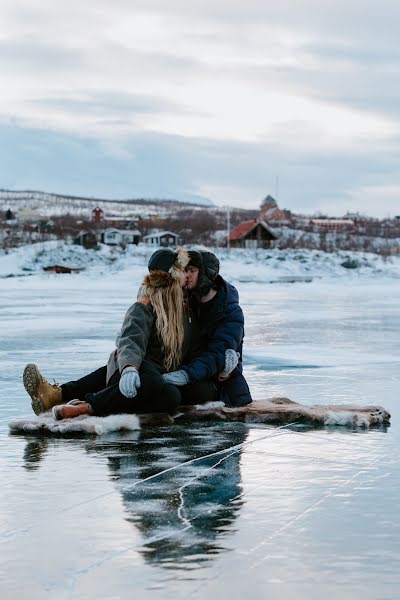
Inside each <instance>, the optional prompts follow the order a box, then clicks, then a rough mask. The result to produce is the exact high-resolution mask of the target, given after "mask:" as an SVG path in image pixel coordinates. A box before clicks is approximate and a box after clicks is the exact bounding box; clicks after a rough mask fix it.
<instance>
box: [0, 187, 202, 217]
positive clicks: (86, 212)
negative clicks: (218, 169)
mask: <svg viewBox="0 0 400 600" xmlns="http://www.w3.org/2000/svg"><path fill="white" fill-rule="evenodd" d="M96 206H100V208H102V209H103V211H104V213H105V215H106V216H107V217H112V216H120V217H128V218H134V217H137V216H140V217H142V218H147V217H148V216H149V215H152V214H153V215H154V214H157V215H158V216H159V217H161V218H162V217H164V216H168V215H170V214H171V211H172V210H174V209H179V208H185V207H186V208H187V207H188V206H190V207H192V208H193V210H196V209H200V208H205V207H208V208H212V207H214V204H213V203H212V202H211V200H208V199H207V198H203V197H201V196H194V195H190V194H186V195H183V196H182V197H179V198H174V199H172V198H171V199H170V198H165V199H163V198H160V199H159V198H149V199H130V200H113V199H109V198H108V199H105V198H103V199H102V198H86V197H76V196H67V195H61V194H49V193H47V192H38V191H32V190H15V191H14V190H0V210H4V211H5V210H7V209H11V210H12V211H13V212H18V211H20V210H23V209H29V210H31V211H35V212H36V213H38V214H39V215H42V216H47V217H48V216H61V215H66V214H72V215H75V216H84V217H85V216H86V217H89V216H90V213H91V210H92V209H93V208H94V207H96Z"/></svg>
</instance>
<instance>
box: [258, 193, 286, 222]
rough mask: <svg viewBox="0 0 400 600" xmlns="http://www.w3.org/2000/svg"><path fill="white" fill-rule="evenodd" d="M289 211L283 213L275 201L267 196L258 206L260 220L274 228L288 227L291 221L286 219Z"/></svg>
mask: <svg viewBox="0 0 400 600" xmlns="http://www.w3.org/2000/svg"><path fill="white" fill-rule="evenodd" d="M288 214H290V213H289V211H284V210H282V209H281V208H279V206H278V204H277V202H276V200H275V199H274V198H273V197H272V196H270V195H268V196H267V197H266V198H264V200H263V201H262V203H261V206H260V219H263V220H264V221H266V222H267V223H271V224H274V225H276V226H279V227H281V226H283V225H289V224H290V223H291V219H290V218H289V217H288Z"/></svg>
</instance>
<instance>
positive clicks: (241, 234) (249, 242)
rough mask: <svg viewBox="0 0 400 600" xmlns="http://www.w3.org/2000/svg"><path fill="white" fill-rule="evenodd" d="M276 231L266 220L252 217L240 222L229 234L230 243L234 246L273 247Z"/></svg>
mask: <svg viewBox="0 0 400 600" xmlns="http://www.w3.org/2000/svg"><path fill="white" fill-rule="evenodd" d="M276 239H277V236H276V235H275V233H274V232H273V231H272V230H271V229H270V228H269V227H268V225H267V224H266V222H265V221H263V220H259V219H250V221H243V222H242V223H239V225H237V226H236V227H235V228H234V229H232V231H231V232H230V235H229V245H230V246H231V247H232V248H271V246H273V242H274V240H276Z"/></svg>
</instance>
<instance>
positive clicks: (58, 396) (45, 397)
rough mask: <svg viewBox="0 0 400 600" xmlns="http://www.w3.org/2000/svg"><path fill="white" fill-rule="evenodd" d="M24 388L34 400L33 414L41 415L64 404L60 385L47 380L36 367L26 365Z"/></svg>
mask: <svg viewBox="0 0 400 600" xmlns="http://www.w3.org/2000/svg"><path fill="white" fill-rule="evenodd" d="M23 382H24V387H25V389H26V391H27V392H28V394H29V395H30V397H31V399H32V403H31V404H32V408H33V412H34V413H35V414H37V415H40V414H41V413H43V412H46V411H48V410H50V409H51V408H52V407H53V406H55V405H56V404H60V403H61V402H62V390H61V388H60V386H59V385H58V384H56V383H55V384H51V383H49V382H48V381H46V380H45V378H44V377H43V375H42V374H41V373H40V371H39V369H38V368H37V366H36V365H34V364H32V363H30V364H29V365H26V367H25V369H24V375H23Z"/></svg>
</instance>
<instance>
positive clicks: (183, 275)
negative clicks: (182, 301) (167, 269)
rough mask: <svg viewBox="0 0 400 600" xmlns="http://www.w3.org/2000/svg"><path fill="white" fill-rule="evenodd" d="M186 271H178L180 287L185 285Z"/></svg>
mask: <svg viewBox="0 0 400 600" xmlns="http://www.w3.org/2000/svg"><path fill="white" fill-rule="evenodd" d="M187 275H188V274H187V273H186V271H180V273H179V283H180V286H181V288H184V287H186V286H187Z"/></svg>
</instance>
